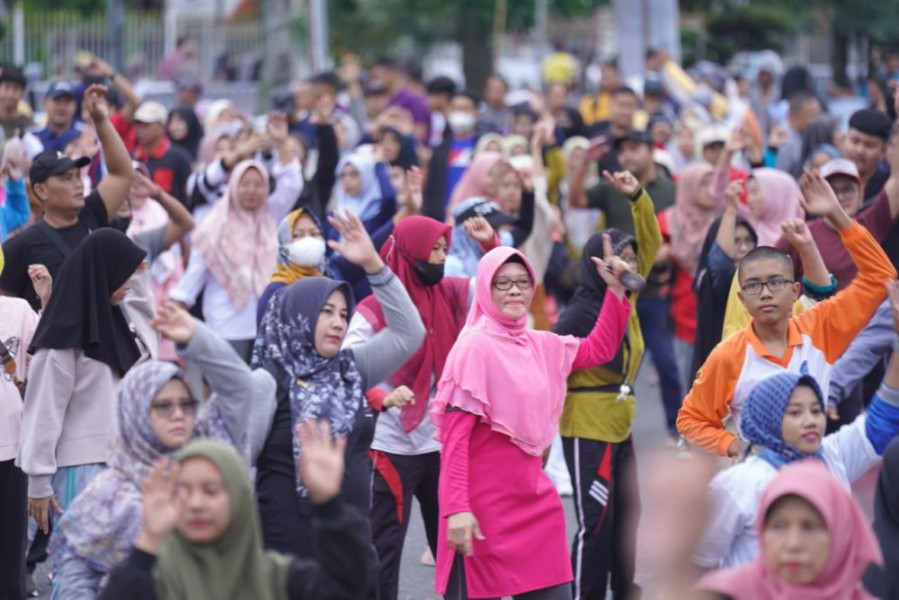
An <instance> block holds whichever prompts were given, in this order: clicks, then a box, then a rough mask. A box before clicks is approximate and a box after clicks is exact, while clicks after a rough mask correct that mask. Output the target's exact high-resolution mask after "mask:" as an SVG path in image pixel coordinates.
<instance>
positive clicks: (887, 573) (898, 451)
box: [864, 440, 899, 598]
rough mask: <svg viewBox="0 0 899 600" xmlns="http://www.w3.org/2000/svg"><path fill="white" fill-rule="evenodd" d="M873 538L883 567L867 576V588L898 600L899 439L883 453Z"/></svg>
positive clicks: (875, 504)
mask: <svg viewBox="0 0 899 600" xmlns="http://www.w3.org/2000/svg"><path fill="white" fill-rule="evenodd" d="M873 526H874V535H876V536H877V541H878V542H880V549H881V550H882V551H883V560H884V564H883V567H882V568H881V569H877V568H876V567H872V568H871V569H869V570H868V572H867V573H866V574H865V580H864V581H865V587H866V588H867V589H868V590H869V591H870V592H872V593H874V594H876V595H877V597H878V598H899V440H893V442H892V443H890V445H889V446H887V449H886V451H885V452H884V453H883V464H882V465H881V467H880V476H879V477H878V478H877V491H876V492H875V494H874V525H873Z"/></svg>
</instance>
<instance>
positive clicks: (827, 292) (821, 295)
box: [802, 273, 837, 300]
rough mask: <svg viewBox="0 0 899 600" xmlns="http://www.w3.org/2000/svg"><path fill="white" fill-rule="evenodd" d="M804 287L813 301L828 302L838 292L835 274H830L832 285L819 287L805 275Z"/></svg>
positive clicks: (803, 279)
mask: <svg viewBox="0 0 899 600" xmlns="http://www.w3.org/2000/svg"><path fill="white" fill-rule="evenodd" d="M802 287H803V289H804V290H805V291H806V293H807V295H808V296H809V297H810V298H811V299H813V300H826V299H827V298H830V297H831V296H833V293H834V292H835V291H837V278H836V277H835V276H834V274H833V273H830V285H824V286H819V285H814V284H813V283H811V282H810V281H809V280H808V279H807V278H806V276H805V275H803V276H802Z"/></svg>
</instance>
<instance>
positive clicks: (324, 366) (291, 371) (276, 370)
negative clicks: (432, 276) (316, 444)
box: [252, 277, 365, 497]
mask: <svg viewBox="0 0 899 600" xmlns="http://www.w3.org/2000/svg"><path fill="white" fill-rule="evenodd" d="M336 291H340V292H342V293H343V294H344V296H345V297H346V301H347V308H348V311H349V315H348V318H349V317H351V316H352V311H353V293H352V291H351V289H350V286H349V284H347V283H346V282H344V281H335V280H333V279H329V278H327V277H305V278H303V279H300V280H299V281H297V282H296V283H292V284H290V285H289V286H287V287H284V288H281V289H280V290H278V291H276V292H275V294H274V295H273V296H272V300H271V302H269V305H268V308H266V311H265V315H263V317H262V324H261V325H260V327H259V333H258V334H257V336H256V344H255V346H254V348H253V361H252V364H253V368H257V367H262V368H263V369H265V370H267V371H268V372H269V373H271V374H272V376H273V377H274V378H275V381H276V382H278V386H279V389H286V390H287V397H288V400H289V402H290V413H291V415H292V417H293V423H295V424H296V423H300V422H303V421H306V420H308V419H312V418H319V419H327V420H328V422H329V423H330V424H331V431H332V432H333V433H334V435H335V436H338V435H346V434H348V433H349V432H350V431H351V430H352V428H353V421H354V419H355V416H356V413H357V411H358V410H359V407H360V406H362V405H363V403H364V402H365V398H364V395H363V392H364V390H363V389H362V376H361V375H360V373H359V370H358V369H357V368H356V360H355V358H354V356H353V352H352V351H351V350H341V351H340V352H339V353H338V354H337V355H336V356H334V357H333V358H325V357H323V356H322V355H321V354H319V353H318V351H317V350H316V349H315V327H316V324H317V323H318V319H319V315H320V314H321V311H322V308H323V307H324V305H325V303H326V302H327V300H328V297H329V296H330V295H331V294H332V293H334V292H336ZM292 437H293V455H294V460H296V459H297V458H299V456H300V452H301V448H300V447H299V442H298V440H297V438H296V436H292ZM297 491H298V492H299V493H300V495H301V496H303V497H305V496H307V495H308V491H307V490H306V487H305V486H304V485H303V484H302V482H300V481H299V477H298V481H297Z"/></svg>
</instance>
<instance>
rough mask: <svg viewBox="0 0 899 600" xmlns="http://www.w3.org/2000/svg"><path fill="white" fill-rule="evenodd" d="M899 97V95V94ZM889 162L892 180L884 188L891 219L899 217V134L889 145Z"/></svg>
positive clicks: (888, 180)
mask: <svg viewBox="0 0 899 600" xmlns="http://www.w3.org/2000/svg"><path fill="white" fill-rule="evenodd" d="M897 97H899V94H897ZM887 161H889V163H890V178H889V179H887V182H886V183H885V184H884V186H883V191H884V192H885V193H886V195H887V201H889V203H890V217H892V219H893V220H894V221H895V220H896V218H897V217H899V134H897V133H896V132H895V130H894V131H893V134H892V135H891V136H890V141H889V143H888V144H887Z"/></svg>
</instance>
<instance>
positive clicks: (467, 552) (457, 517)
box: [446, 512, 486, 556]
mask: <svg viewBox="0 0 899 600" xmlns="http://www.w3.org/2000/svg"><path fill="white" fill-rule="evenodd" d="M446 525H447V527H446V535H447V538H448V539H447V543H448V544H449V546H450V548H452V549H453V550H455V551H456V552H458V553H459V554H461V555H462V556H471V555H472V554H474V544H473V540H474V539H478V540H484V539H486V538H485V537H484V534H483V533H481V526H480V524H479V523H478V520H477V519H476V518H475V516H474V513H473V512H459V513H455V514H452V515H450V516H449V519H448V520H447V524H446Z"/></svg>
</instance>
